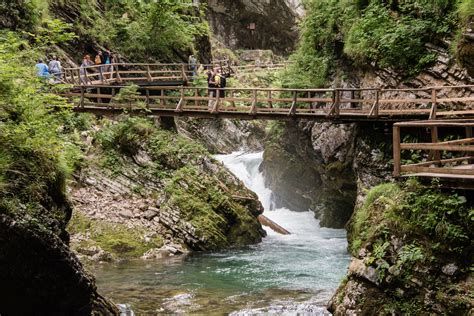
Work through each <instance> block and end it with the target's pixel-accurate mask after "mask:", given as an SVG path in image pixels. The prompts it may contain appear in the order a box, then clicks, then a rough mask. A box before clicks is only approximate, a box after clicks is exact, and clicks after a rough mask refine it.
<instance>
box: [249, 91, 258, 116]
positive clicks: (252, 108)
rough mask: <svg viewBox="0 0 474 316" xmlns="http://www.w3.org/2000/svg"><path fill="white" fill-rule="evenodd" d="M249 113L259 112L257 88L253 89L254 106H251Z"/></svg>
mask: <svg viewBox="0 0 474 316" xmlns="http://www.w3.org/2000/svg"><path fill="white" fill-rule="evenodd" d="M249 114H250V115H255V114H257V90H255V89H253V90H252V106H251V107H250V111H249Z"/></svg>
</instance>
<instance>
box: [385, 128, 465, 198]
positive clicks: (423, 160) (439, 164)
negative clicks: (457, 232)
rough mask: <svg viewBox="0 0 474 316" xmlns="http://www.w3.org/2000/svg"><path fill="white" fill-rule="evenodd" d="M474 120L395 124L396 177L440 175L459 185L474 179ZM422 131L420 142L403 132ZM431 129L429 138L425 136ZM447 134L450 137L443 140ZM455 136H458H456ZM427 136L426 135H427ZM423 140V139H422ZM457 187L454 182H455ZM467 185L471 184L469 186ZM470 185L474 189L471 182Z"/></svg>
mask: <svg viewBox="0 0 474 316" xmlns="http://www.w3.org/2000/svg"><path fill="white" fill-rule="evenodd" d="M473 127H474V119H451V120H426V121H413V122H399V123H395V124H394V125H393V158H394V159H393V165H394V172H393V174H394V176H395V177H398V176H404V177H412V176H414V177H422V178H439V179H442V180H446V181H449V182H451V183H454V184H456V186H459V185H460V184H462V185H464V184H465V182H467V181H468V182H472V181H474V145H473V144H474V137H473ZM417 130H418V132H420V130H421V132H422V133H418V135H421V137H419V138H418V139H416V140H417V141H418V142H415V141H414V139H413V138H411V139H412V141H408V139H410V138H405V141H403V142H402V139H404V138H403V137H402V136H403V135H402V132H403V131H405V132H409V133H411V134H412V135H413V133H416V132H417ZM426 131H429V137H428V141H426V139H423V136H424V135H426ZM441 135H445V137H446V138H448V139H446V140H441V138H442V137H440V136H441ZM453 137H454V139H453ZM425 138H426V136H425ZM420 139H421V140H420ZM451 186H454V185H451ZM466 188H467V187H466ZM469 188H470V189H472V188H474V186H473V185H469Z"/></svg>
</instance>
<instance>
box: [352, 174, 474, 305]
mask: <svg viewBox="0 0 474 316" xmlns="http://www.w3.org/2000/svg"><path fill="white" fill-rule="evenodd" d="M473 203H474V201H472V199H470V198H466V197H463V196H459V195H458V194H456V193H455V192H449V193H447V192H443V191H441V190H440V189H438V188H436V187H432V186H423V185H421V184H419V183H418V182H417V181H414V180H413V179H410V180H408V181H406V182H405V183H400V184H395V183H387V184H382V185H379V186H376V187H374V188H373V189H372V190H370V191H369V192H368V194H367V196H366V199H365V202H364V204H363V205H362V206H361V207H359V208H358V209H357V210H356V211H355V213H354V215H353V217H352V219H351V221H350V224H349V243H350V245H349V246H350V250H351V253H352V254H353V255H354V256H357V255H358V252H359V249H360V248H361V247H363V248H365V253H366V255H364V256H365V258H364V262H365V264H366V265H367V266H372V267H373V268H375V269H376V271H377V275H378V280H379V282H380V286H379V287H378V288H379V289H380V290H383V292H384V297H385V302H384V307H383V311H382V312H383V313H396V314H398V313H400V314H405V313H414V314H419V313H421V312H427V313H430V312H437V313H439V312H441V311H442V312H443V313H447V314H463V313H465V312H466V311H467V310H468V309H469V308H470V307H469V306H471V305H472V303H473V301H474V300H473V298H472V296H471V297H470V296H469V294H468V293H469V291H470V289H471V287H472V280H471V281H469V280H470V279H469V273H470V272H469V267H470V265H471V262H472V258H470V253H471V249H472V238H473V237H474V236H473V230H472V225H473V224H472V221H470V215H469V214H471V213H472V205H473ZM448 263H450V264H451V263H455V264H456V266H457V267H458V271H457V275H456V277H449V276H447V275H444V274H442V273H440V271H441V270H442V267H443V266H444V265H446V264H448ZM400 289H403V291H400ZM426 293H431V294H426ZM434 293H437V294H436V298H435V297H432V296H433V295H434ZM426 295H429V298H427V297H428V296H426ZM425 296H426V297H425ZM366 298H367V299H368V300H369V301H368V303H370V302H371V301H372V299H371V298H370V297H367V295H366ZM451 298H452V299H451ZM429 299H431V300H435V301H436V302H437V304H435V305H425V304H424V302H425V301H426V300H429Z"/></svg>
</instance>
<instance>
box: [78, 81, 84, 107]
mask: <svg viewBox="0 0 474 316" xmlns="http://www.w3.org/2000/svg"><path fill="white" fill-rule="evenodd" d="M84 90H85V89H84V86H81V100H80V103H79V104H80V107H81V108H82V109H83V108H84V93H85V91H84Z"/></svg>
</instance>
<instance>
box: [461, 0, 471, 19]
mask: <svg viewBox="0 0 474 316" xmlns="http://www.w3.org/2000/svg"><path fill="white" fill-rule="evenodd" d="M458 14H459V17H460V18H461V20H462V21H463V22H465V23H467V22H468V21H469V20H470V19H472V17H474V1H472V0H461V1H459V4H458Z"/></svg>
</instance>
